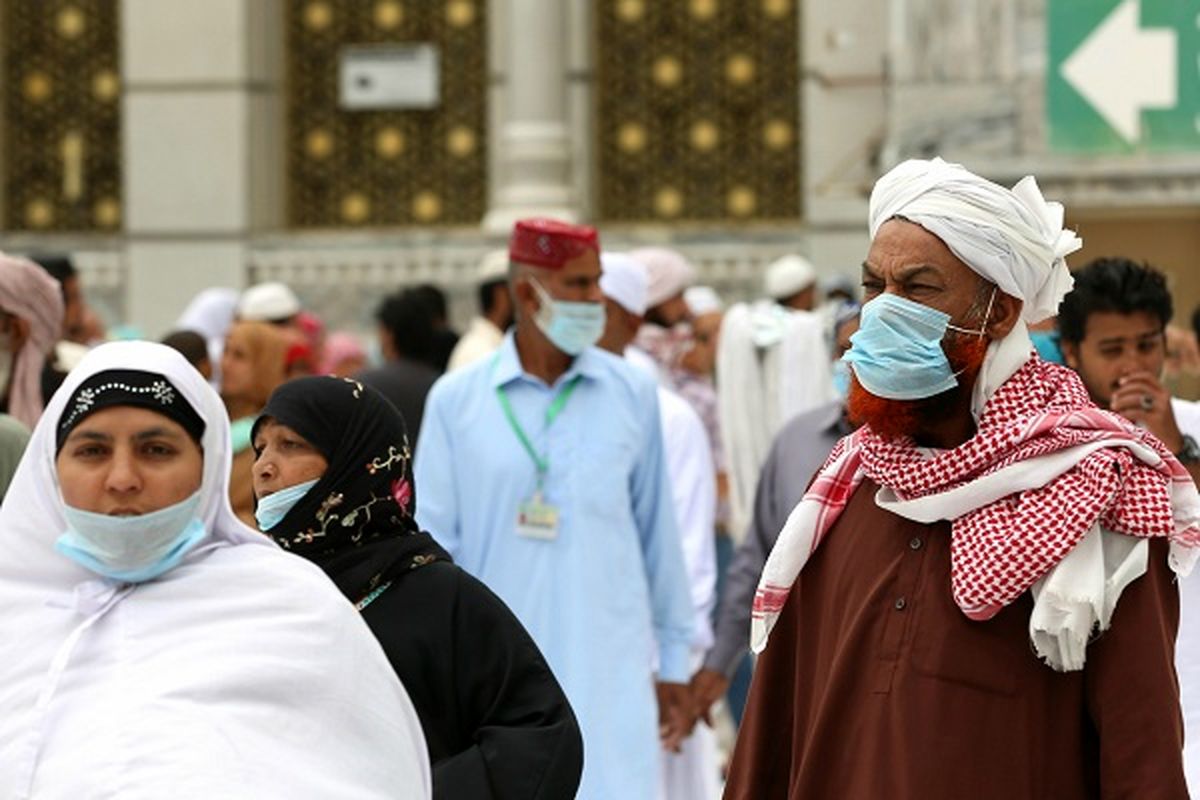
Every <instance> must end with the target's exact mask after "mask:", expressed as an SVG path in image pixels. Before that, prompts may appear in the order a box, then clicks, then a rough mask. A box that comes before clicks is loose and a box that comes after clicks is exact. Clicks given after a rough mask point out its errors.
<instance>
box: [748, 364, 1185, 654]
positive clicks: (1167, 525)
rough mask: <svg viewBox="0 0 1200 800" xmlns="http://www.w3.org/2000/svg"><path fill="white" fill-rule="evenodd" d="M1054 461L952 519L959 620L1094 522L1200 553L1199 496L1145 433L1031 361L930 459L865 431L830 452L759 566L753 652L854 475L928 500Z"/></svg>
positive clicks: (1065, 549) (983, 609)
mask: <svg viewBox="0 0 1200 800" xmlns="http://www.w3.org/2000/svg"><path fill="white" fill-rule="evenodd" d="M1055 455H1057V456H1058V457H1060V458H1066V460H1067V463H1068V468H1067V469H1066V470H1065V471H1063V472H1061V474H1059V475H1058V476H1057V477H1055V478H1054V479H1052V480H1050V481H1049V482H1047V483H1045V484H1044V485H1042V486H1040V487H1036V488H1029V489H1024V490H1018V491H1015V492H1013V493H1009V494H1006V495H1004V496H1002V497H999V499H994V498H988V497H981V498H980V499H979V503H978V505H973V506H971V510H968V511H967V512H966V513H963V514H961V515H960V516H957V517H955V518H953V519H952V521H951V536H952V539H951V548H950V553H951V559H950V582H951V589H952V592H953V595H954V600H955V602H956V603H957V604H958V606H959V608H961V609H962V611H963V613H964V614H966V615H967V617H969V618H970V619H973V620H987V619H990V618H991V617H993V616H994V615H995V614H997V613H998V612H999V611H1000V609H1002V608H1003V607H1004V606H1006V605H1008V604H1009V603H1011V602H1012V601H1013V600H1015V599H1017V598H1018V597H1020V596H1021V594H1023V593H1024V592H1025V591H1026V590H1028V589H1029V588H1030V587H1032V586H1033V584H1034V583H1035V582H1037V580H1038V579H1039V578H1041V577H1042V576H1043V575H1045V574H1046V573H1047V572H1049V571H1050V570H1051V569H1053V568H1054V567H1055V566H1056V565H1057V564H1059V562H1061V561H1062V560H1063V559H1064V558H1065V557H1066V556H1067V554H1068V553H1070V551H1071V549H1072V548H1074V547H1075V545H1077V544H1078V543H1079V542H1080V540H1081V539H1083V537H1084V536H1085V535H1086V534H1087V533H1088V532H1089V530H1091V529H1092V527H1093V525H1094V524H1095V523H1097V522H1098V523H1099V524H1100V525H1101V526H1102V527H1104V528H1106V529H1108V530H1110V531H1112V532H1114V533H1118V534H1124V535H1127V536H1135V537H1141V538H1149V537H1167V538H1168V539H1169V540H1171V542H1172V543H1173V544H1177V545H1180V546H1182V547H1186V548H1192V547H1197V546H1200V519H1198V516H1200V512H1198V511H1197V508H1196V500H1197V495H1196V489H1195V486H1194V484H1193V483H1192V479H1191V476H1190V475H1189V474H1188V472H1187V470H1185V469H1184V468H1183V465H1181V464H1180V463H1179V462H1178V461H1177V460H1176V459H1175V457H1174V456H1173V455H1172V454H1171V453H1170V452H1169V451H1168V450H1167V449H1166V447H1165V446H1163V444H1162V443H1161V442H1160V441H1158V439H1156V438H1155V437H1154V436H1152V435H1151V434H1149V433H1148V432H1146V431H1144V430H1142V429H1140V428H1138V427H1136V426H1134V425H1133V424H1132V423H1130V422H1128V421H1126V420H1125V419H1124V418H1122V417H1119V416H1117V415H1116V414H1111V413H1109V412H1106V411H1103V410H1101V409H1099V408H1097V407H1096V406H1095V405H1094V404H1092V402H1091V401H1090V400H1089V398H1088V395H1087V391H1086V389H1085V388H1084V386H1083V384H1082V382H1081V381H1080V380H1079V378H1078V377H1077V376H1076V375H1075V373H1074V372H1072V371H1071V370H1069V369H1065V368H1063V367H1059V366H1057V365H1055V364H1050V363H1048V362H1045V361H1042V360H1041V359H1039V358H1036V357H1033V358H1030V359H1029V360H1028V361H1027V362H1026V363H1025V365H1024V366H1023V367H1021V369H1020V370H1018V371H1017V372H1016V373H1015V374H1014V375H1013V376H1012V378H1010V379H1009V380H1008V381H1006V382H1005V383H1004V384H1003V385H1002V386H1000V388H999V389H997V391H996V392H995V394H994V395H993V396H992V398H991V399H990V400H989V401H988V403H987V405H986V406H985V407H984V410H983V413H982V415H981V416H980V418H979V424H978V431H977V433H976V435H975V436H973V437H972V438H971V439H969V440H968V441H967V442H965V443H963V444H962V445H960V446H958V447H956V448H954V449H952V450H945V451H937V452H935V453H934V454H932V455H930V452H929V451H928V450H922V449H920V448H917V447H916V446H914V445H913V443H912V442H911V441H908V440H903V439H893V440H888V439H884V438H882V437H880V436H878V435H876V434H874V433H873V432H872V431H871V430H870V429H869V428H868V427H866V426H864V427H862V428H860V429H859V430H857V431H856V432H855V433H853V434H851V435H850V436H847V437H846V438H844V439H842V440H841V441H840V442H839V443H838V444H837V446H836V447H835V448H834V449H833V452H832V453H830V455H829V458H828V459H827V460H826V462H825V465H824V466H823V467H822V468H821V471H820V472H819V473H818V475H817V477H816V478H815V479H814V481H813V483H812V485H811V486H810V487H809V490H808V492H807V493H806V494H805V495H804V497H803V499H802V500H801V501H800V503H799V504H798V505H797V506H796V508H795V510H793V511H792V514H791V516H789V517H788V521H787V523H786V524H785V525H784V528H783V531H782V532H781V533H780V537H779V541H778V543H777V544H776V546H775V548H774V549H773V550H772V551H771V556H770V558H769V559H768V560H767V564H766V567H765V568H764V570H763V576H762V580H761V581H760V582H759V586H758V591H757V593H756V594H755V597H754V609H753V617H752V619H753V625H752V628H753V631H752V635H751V646H752V647H753V649H754V650H755V652H761V650H762V649H763V648H764V647H766V643H767V636H768V635H769V633H770V630H771V627H772V626H773V625H774V623H775V620H776V619H777V618H778V616H779V613H780V612H781V611H782V610H783V606H784V603H785V602H786V601H787V597H788V592H789V591H790V590H791V586H792V583H793V582H794V581H795V579H796V576H797V575H798V574H799V573H800V570H801V569H803V567H804V564H805V563H806V562H807V561H808V559H809V557H810V556H811V555H812V553H813V552H815V551H816V549H817V547H818V546H820V544H821V541H822V540H823V539H824V537H825V535H826V534H827V533H828V532H829V531H830V530H831V529H832V528H833V524H834V522H835V521H836V520H837V518H838V516H839V515H840V514H841V512H842V509H844V508H845V507H846V503H847V502H848V501H849V499H850V497H851V495H852V494H854V491H855V489H856V488H857V487H858V485H859V483H860V482H861V481H862V479H863V478H864V477H866V478H870V479H871V480H873V481H875V482H876V483H878V484H879V485H880V486H882V487H885V491H886V490H890V493H891V494H894V496H895V497H896V498H898V499H899V500H900V501H901V502H903V501H910V500H915V499H919V498H938V497H939V496H945V495H946V494H947V493H948V492H952V491H953V490H955V489H956V488H961V487H964V486H966V485H967V484H971V483H972V482H977V481H981V479H984V478H986V477H987V476H990V475H993V474H995V473H998V472H1000V471H1001V470H1005V468H1009V467H1013V466H1014V465H1019V464H1020V465H1023V466H1024V467H1027V466H1028V464H1029V463H1032V462H1030V460H1031V459H1036V458H1038V457H1039V456H1055ZM1072 455H1076V456H1077V458H1071V457H1069V456H1072ZM1006 474H1009V475H1012V474H1015V472H1014V471H1013V470H1009V471H1008V473H1006ZM976 485H978V484H976ZM1014 488H1017V487H1014ZM967 491H970V489H968V490H967ZM960 494H961V492H960ZM1181 509H1182V511H1181ZM942 518H945V517H942Z"/></svg>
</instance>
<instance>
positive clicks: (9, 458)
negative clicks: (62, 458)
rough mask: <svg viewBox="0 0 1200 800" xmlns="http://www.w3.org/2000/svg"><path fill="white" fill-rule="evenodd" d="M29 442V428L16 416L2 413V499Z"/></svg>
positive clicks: (0, 460)
mask: <svg viewBox="0 0 1200 800" xmlns="http://www.w3.org/2000/svg"><path fill="white" fill-rule="evenodd" d="M28 444H29V429H28V428H26V427H25V426H24V425H22V424H21V423H20V422H18V421H17V419H16V417H12V416H9V415H8V414H0V501H3V500H4V495H5V494H6V493H7V492H8V485H9V484H10V483H12V479H13V475H14V474H16V471H17V465H18V464H20V463H21V456H22V455H24V454H25V447H26V446H27V445H28Z"/></svg>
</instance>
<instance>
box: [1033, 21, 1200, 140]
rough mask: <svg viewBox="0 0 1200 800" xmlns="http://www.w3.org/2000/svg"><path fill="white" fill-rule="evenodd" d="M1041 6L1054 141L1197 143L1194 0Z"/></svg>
mask: <svg viewBox="0 0 1200 800" xmlns="http://www.w3.org/2000/svg"><path fill="white" fill-rule="evenodd" d="M1189 7H1192V10H1191V12H1190V13H1189V12H1188V8H1189ZM1047 15H1048V25H1049V30H1050V36H1049V49H1050V70H1048V74H1047V87H1046V107H1047V115H1048V122H1049V133H1050V144H1051V146H1052V147H1053V148H1054V149H1056V150H1070V151H1079V152H1135V151H1144V150H1198V149H1200V130H1198V125H1197V123H1198V120H1200V102H1198V101H1200V69H1198V62H1197V54H1198V53H1200V32H1198V30H1197V17H1196V10H1195V6H1194V4H1193V3H1191V2H1187V0H1140V2H1139V0H1101V1H1100V2H1097V0H1049V3H1048V6H1047Z"/></svg>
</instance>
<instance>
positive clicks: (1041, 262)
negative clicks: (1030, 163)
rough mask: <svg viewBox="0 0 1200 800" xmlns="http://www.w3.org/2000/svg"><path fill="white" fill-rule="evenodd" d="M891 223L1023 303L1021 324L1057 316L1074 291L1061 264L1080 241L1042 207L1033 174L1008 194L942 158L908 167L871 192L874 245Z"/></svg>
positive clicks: (1051, 206)
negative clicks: (940, 245) (909, 225)
mask: <svg viewBox="0 0 1200 800" xmlns="http://www.w3.org/2000/svg"><path fill="white" fill-rule="evenodd" d="M896 216H900V217H904V218H905V219H907V220H910V221H911V222H915V223H916V224H918V225H920V226H921V227H922V228H924V229H925V230H927V231H929V232H930V233H932V234H933V235H934V236H937V237H938V238H939V239H941V240H942V241H943V242H945V243H946V246H947V247H949V248H950V251H951V252H953V253H954V255H956V256H958V258H959V259H961V260H962V261H963V262H964V263H965V264H966V265H967V266H968V267H970V268H971V269H973V270H974V271H975V272H977V273H979V274H980V275H982V276H983V277H984V278H987V279H988V280H989V281H991V282H992V283H994V284H996V285H997V286H999V287H1000V291H1002V292H1004V293H1005V294H1008V295H1012V296H1013V297H1015V298H1017V299H1018V300H1021V301H1023V302H1024V307H1023V309H1022V312H1021V317H1022V319H1024V320H1025V321H1026V322H1038V321H1040V320H1043V319H1046V318H1047V317H1052V316H1054V314H1055V313H1057V311H1058V304H1059V302H1060V301H1061V300H1062V298H1063V296H1064V295H1065V294H1066V293H1067V292H1069V291H1071V285H1072V280H1071V273H1070V272H1069V271H1068V270H1067V262H1066V257H1067V256H1068V255H1070V254H1071V253H1074V252H1075V251H1076V250H1078V249H1079V248H1081V247H1082V246H1083V242H1082V241H1081V240H1080V239H1079V237H1078V236H1076V235H1075V233H1074V232H1073V231H1069V230H1064V229H1063V207H1062V204H1061V203H1053V202H1047V200H1046V199H1045V198H1044V197H1042V193H1041V191H1040V190H1039V189H1038V186H1037V182H1036V181H1035V180H1034V178H1033V176H1032V175H1027V176H1025V177H1024V178H1022V179H1021V180H1020V181H1019V182H1018V183H1017V185H1016V186H1014V187H1013V188H1012V189H1011V190H1009V189H1005V188H1004V187H1003V186H1000V185H998V184H995V183H992V182H991V181H989V180H986V179H984V178H981V177H979V176H978V175H975V174H973V173H971V172H969V171H967V169H965V168H964V167H963V166H961V165H960V164H948V163H946V162H945V161H943V160H942V159H940V158H935V159H933V160H932V161H923V160H917V159H913V160H910V161H905V162H904V163H902V164H900V165H898V166H896V167H894V168H893V169H892V170H891V171H890V172H888V173H887V174H886V175H884V176H883V177H882V178H880V179H879V181H878V182H877V183H876V184H875V188H874V190H873V191H872V192H871V206H870V226H871V238H872V239H874V238H875V234H876V233H877V232H878V231H879V226H881V225H882V224H883V223H885V222H887V221H888V220H889V219H892V218H893V217H896Z"/></svg>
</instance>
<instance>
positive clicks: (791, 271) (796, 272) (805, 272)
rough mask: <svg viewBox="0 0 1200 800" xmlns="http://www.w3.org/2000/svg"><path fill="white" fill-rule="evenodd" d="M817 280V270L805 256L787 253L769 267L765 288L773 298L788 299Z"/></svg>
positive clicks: (764, 282)
mask: <svg viewBox="0 0 1200 800" xmlns="http://www.w3.org/2000/svg"><path fill="white" fill-rule="evenodd" d="M816 282H817V271H816V269H814V268H813V265H812V263H811V262H810V261H809V260H808V259H807V258H804V257H803V256H796V255H787V256H784V257H783V258H780V259H777V260H776V261H772V262H771V264H770V266H768V267H767V273H766V277H765V279H764V280H763V288H764V290H765V291H766V293H767V297H770V298H771V299H772V300H786V299H787V298H789V297H791V296H792V295H794V294H796V293H797V292H802V291H804V290H805V289H807V288H808V287H810V286H812V285H813V284H815V283H816Z"/></svg>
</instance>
